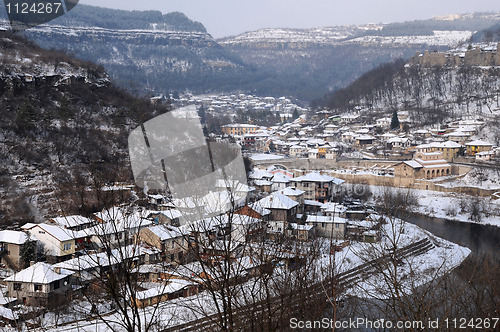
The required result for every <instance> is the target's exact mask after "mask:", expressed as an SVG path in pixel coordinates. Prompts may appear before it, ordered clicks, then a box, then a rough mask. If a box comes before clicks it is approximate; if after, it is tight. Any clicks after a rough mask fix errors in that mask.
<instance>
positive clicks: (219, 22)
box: [80, 0, 500, 38]
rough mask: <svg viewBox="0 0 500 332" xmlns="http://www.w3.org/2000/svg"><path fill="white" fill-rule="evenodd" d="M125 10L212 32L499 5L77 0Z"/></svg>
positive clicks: (497, 7)
mask: <svg viewBox="0 0 500 332" xmlns="http://www.w3.org/2000/svg"><path fill="white" fill-rule="evenodd" d="M80 3H82V4H88V5H95V6H100V7H108V8H118V9H127V10H150V9H156V10H160V11H161V12H163V13H168V12H172V11H180V12H183V13H184V14H186V15H187V16H188V17H189V18H190V19H193V20H196V21H199V22H201V23H203V25H204V26H205V27H206V28H207V30H208V32H209V33H210V34H212V36H214V37H215V38H220V37H225V36H230V35H237V34H240V33H243V32H245V31H251V30H257V29H260V28H277V27H285V28H307V27H319V26H336V25H347V24H363V23H389V22H402V21H409V20H416V19H427V18H432V17H434V16H442V15H448V14H457V13H468V12H475V11H495V12H499V11H500V1H498V0H419V1H407V0H304V1H302V0H245V1H243V0H145V1H133V0H105V1H103V0H80Z"/></svg>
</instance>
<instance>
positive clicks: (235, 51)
mask: <svg viewBox="0 0 500 332" xmlns="http://www.w3.org/2000/svg"><path fill="white" fill-rule="evenodd" d="M499 17H500V16H499V15H498V14H484V13H483V14H469V15H456V16H453V17H444V18H436V19H431V20H424V21H414V22H404V23H392V24H379V25H377V24H367V25H362V26H346V27H324V28H311V29H263V30H258V31H253V32H248V33H245V34H242V35H240V36H235V37H228V38H223V39H220V40H217V41H216V40H214V39H213V38H212V36H210V35H209V34H208V33H207V32H206V30H205V28H204V27H203V25H202V24H201V23H199V22H193V21H191V20H190V19H188V18H187V17H186V16H184V15H183V14H181V13H170V14H166V15H162V14H161V13H160V12H158V11H147V12H141V11H133V12H129V11H120V10H112V9H103V8H98V7H91V6H85V5H78V6H77V8H75V9H74V10H72V11H71V12H70V13H68V14H67V15H64V16H63V17H61V18H59V19H58V20H56V21H54V22H52V24H51V25H46V26H43V27H38V28H35V29H30V31H27V32H26V34H27V36H28V37H29V38H31V39H33V40H35V41H36V42H37V43H38V44H39V45H43V46H44V47H47V48H50V47H54V48H57V49H64V50H66V51H68V52H70V53H72V54H75V56H77V57H79V58H81V59H85V60H91V61H93V62H96V63H100V64H102V65H104V66H105V68H106V70H107V71H108V72H109V73H110V77H111V79H112V80H113V82H115V83H116V84H118V85H120V86H122V87H125V88H128V89H130V90H132V91H139V92H148V93H155V94H156V93H164V94H166V93H171V92H175V91H177V92H180V91H190V92H193V93H209V92H215V93H216V92H231V93H234V92H238V91H240V92H245V93H250V94H258V95H273V96H283V95H285V96H293V97H297V98H299V99H301V100H303V101H310V100H312V99H314V98H318V97H320V96H322V95H323V94H324V93H326V92H328V91H332V90H335V89H338V88H342V87H345V86H346V85H347V84H349V83H350V82H352V81H353V80H354V79H356V78H357V77H359V76H360V75H361V74H362V73H364V72H366V71H367V70H370V69H372V68H374V67H376V66H377V65H379V64H381V63H384V62H387V61H391V60H394V59H397V58H400V57H402V58H408V57H410V56H411V55H413V54H414V53H415V51H424V50H426V49H429V50H431V51H434V50H438V51H442V50H446V49H448V48H450V47H455V46H457V45H458V44H459V43H460V42H464V41H466V40H468V39H469V38H470V36H471V35H472V34H473V33H474V31H476V30H480V29H483V28H486V27H488V26H491V25H493V24H494V23H496V22H498V20H499ZM125 22H126V23H125Z"/></svg>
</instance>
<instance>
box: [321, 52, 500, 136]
mask: <svg viewBox="0 0 500 332" xmlns="http://www.w3.org/2000/svg"><path fill="white" fill-rule="evenodd" d="M312 104H313V105H314V106H315V107H317V108H322V107H326V108H329V109H335V110H336V111H339V112H353V111H355V110H359V109H362V110H363V111H362V113H364V114H365V115H367V114H372V116H379V115H380V114H382V113H386V114H390V113H391V112H392V111H393V110H394V109H398V110H405V111H408V113H409V114H410V118H411V119H412V124H413V125H414V126H417V127H419V126H423V125H436V124H439V123H443V122H444V121H445V120H447V119H458V118H462V117H480V118H487V119H490V120H491V121H495V123H497V119H498V116H499V115H500V113H499V111H500V45H497V43H493V44H472V45H468V44H466V45H463V46H462V47H460V48H457V49H453V50H450V51H447V52H442V53H428V52H425V53H423V54H417V55H415V56H414V57H412V58H411V59H410V60H409V61H403V60H399V61H395V62H393V63H386V64H383V65H381V66H379V67H377V68H375V69H373V70H371V71H370V72H367V73H365V74H363V75H362V76H361V77H360V78H359V79H357V80H356V81H354V82H353V83H352V84H350V85H349V86H348V87H346V88H344V89H340V90H338V91H335V92H333V93H331V94H327V95H325V97H324V98H322V99H318V100H316V101H314V102H313V103H312ZM495 131H496V132H498V133H499V136H498V139H500V131H498V128H496V130H495ZM495 139H497V138H495Z"/></svg>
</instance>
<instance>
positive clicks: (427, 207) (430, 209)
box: [370, 186, 500, 227]
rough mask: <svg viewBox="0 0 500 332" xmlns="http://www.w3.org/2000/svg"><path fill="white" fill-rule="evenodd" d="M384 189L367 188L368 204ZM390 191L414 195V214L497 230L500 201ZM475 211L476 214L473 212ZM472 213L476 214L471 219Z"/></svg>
mask: <svg viewBox="0 0 500 332" xmlns="http://www.w3.org/2000/svg"><path fill="white" fill-rule="evenodd" d="M388 188H389V187H383V186H370V190H371V192H372V194H373V196H372V198H371V200H370V203H373V204H375V203H376V199H377V197H380V196H381V195H383V193H384V191H386V190H387V189H388ZM394 190H402V191H408V190H409V191H410V192H411V193H413V194H414V195H415V198H416V199H417V200H418V206H413V207H412V209H413V212H415V213H418V214H421V215H425V216H429V217H432V218H442V219H447V220H453V221H459V222H466V223H473V224H479V225H491V226H495V227H500V200H498V199H497V200H495V199H492V198H490V197H478V196H471V195H467V194H460V193H447V192H440V191H432V190H421V189H406V188H405V189H403V188H394ZM474 205H477V206H474ZM475 207H477V210H474V208H475ZM473 213H477V214H476V215H473ZM474 217H476V218H475V219H474ZM477 220H479V221H477Z"/></svg>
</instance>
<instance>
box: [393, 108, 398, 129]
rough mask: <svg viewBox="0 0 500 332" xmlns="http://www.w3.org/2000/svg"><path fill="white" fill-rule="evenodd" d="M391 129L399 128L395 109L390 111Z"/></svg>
mask: <svg viewBox="0 0 500 332" xmlns="http://www.w3.org/2000/svg"><path fill="white" fill-rule="evenodd" d="M391 129H399V119H398V111H397V110H394V112H393V113H392V120H391Z"/></svg>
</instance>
